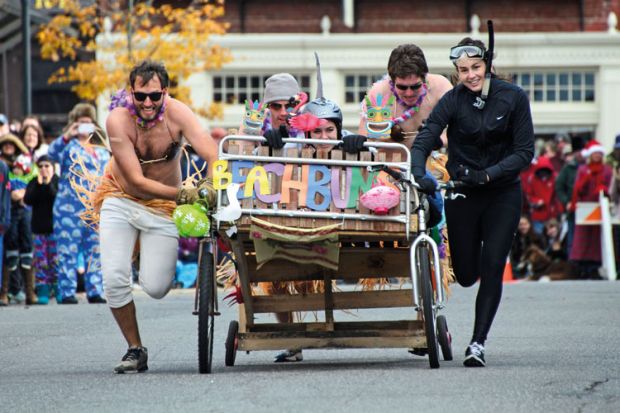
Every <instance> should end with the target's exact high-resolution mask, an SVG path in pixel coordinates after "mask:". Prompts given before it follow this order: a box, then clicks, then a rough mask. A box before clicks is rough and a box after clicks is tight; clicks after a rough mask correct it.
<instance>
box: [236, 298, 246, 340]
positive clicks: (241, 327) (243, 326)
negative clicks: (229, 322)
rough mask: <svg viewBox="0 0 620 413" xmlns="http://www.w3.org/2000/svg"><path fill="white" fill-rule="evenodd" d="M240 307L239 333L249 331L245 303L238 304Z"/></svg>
mask: <svg viewBox="0 0 620 413" xmlns="http://www.w3.org/2000/svg"><path fill="white" fill-rule="evenodd" d="M237 306H238V307H239V333H245V332H246V331H247V318H246V317H245V304H243V303H239V304H237Z"/></svg>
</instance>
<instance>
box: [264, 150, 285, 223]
mask: <svg viewBox="0 0 620 413" xmlns="http://www.w3.org/2000/svg"><path fill="white" fill-rule="evenodd" d="M271 156H274V157H282V156H284V149H272V150H271ZM271 187H272V188H275V192H279V191H280V190H281V188H282V177H281V176H276V175H275V174H273V176H272V178H271ZM272 208H273V206H272ZM260 218H261V219H265V218H266V217H260ZM269 222H271V223H272V224H277V225H281V224H282V222H283V218H280V217H269Z"/></svg>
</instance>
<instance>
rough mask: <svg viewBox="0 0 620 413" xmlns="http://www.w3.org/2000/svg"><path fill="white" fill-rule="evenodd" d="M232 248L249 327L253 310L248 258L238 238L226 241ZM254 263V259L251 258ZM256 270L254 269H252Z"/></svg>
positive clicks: (252, 322)
mask: <svg viewBox="0 0 620 413" xmlns="http://www.w3.org/2000/svg"><path fill="white" fill-rule="evenodd" d="M228 241H229V242H230V245H231V246H232V250H233V253H234V254H235V259H236V262H237V271H238V272H239V284H240V287H241V293H242V294H243V302H244V308H243V309H244V310H245V324H246V325H247V326H251V325H252V324H254V308H253V299H252V288H251V287H250V280H249V278H250V277H249V268H248V260H247V258H248V256H247V255H246V254H245V249H244V248H243V242H241V240H240V239H239V238H237V239H234V240H233V239H230V238H229V239H228ZM252 257H253V258H254V261H255V262H256V257H255V256H252ZM254 268H256V267H254Z"/></svg>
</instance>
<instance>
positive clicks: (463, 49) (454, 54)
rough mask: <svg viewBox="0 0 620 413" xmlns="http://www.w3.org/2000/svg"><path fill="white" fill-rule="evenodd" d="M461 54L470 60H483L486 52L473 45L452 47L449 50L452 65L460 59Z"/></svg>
mask: <svg viewBox="0 0 620 413" xmlns="http://www.w3.org/2000/svg"><path fill="white" fill-rule="evenodd" d="M463 54H466V55H467V57H470V58H479V59H484V58H485V57H486V52H485V51H484V50H483V49H482V48H480V47H478V46H473V45H465V46H454V47H453V48H452V49H450V60H451V61H452V62H453V63H454V62H456V61H457V60H458V59H460V58H461V56H463Z"/></svg>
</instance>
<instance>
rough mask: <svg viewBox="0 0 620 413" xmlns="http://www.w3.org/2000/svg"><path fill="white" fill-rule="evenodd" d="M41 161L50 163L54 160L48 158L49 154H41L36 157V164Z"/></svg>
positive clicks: (39, 164) (39, 163) (38, 164)
mask: <svg viewBox="0 0 620 413" xmlns="http://www.w3.org/2000/svg"><path fill="white" fill-rule="evenodd" d="M43 162H47V163H51V164H52V165H53V164H54V161H52V158H50V157H49V155H41V156H39V157H38V158H37V162H36V163H37V166H41V164H42V163H43Z"/></svg>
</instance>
